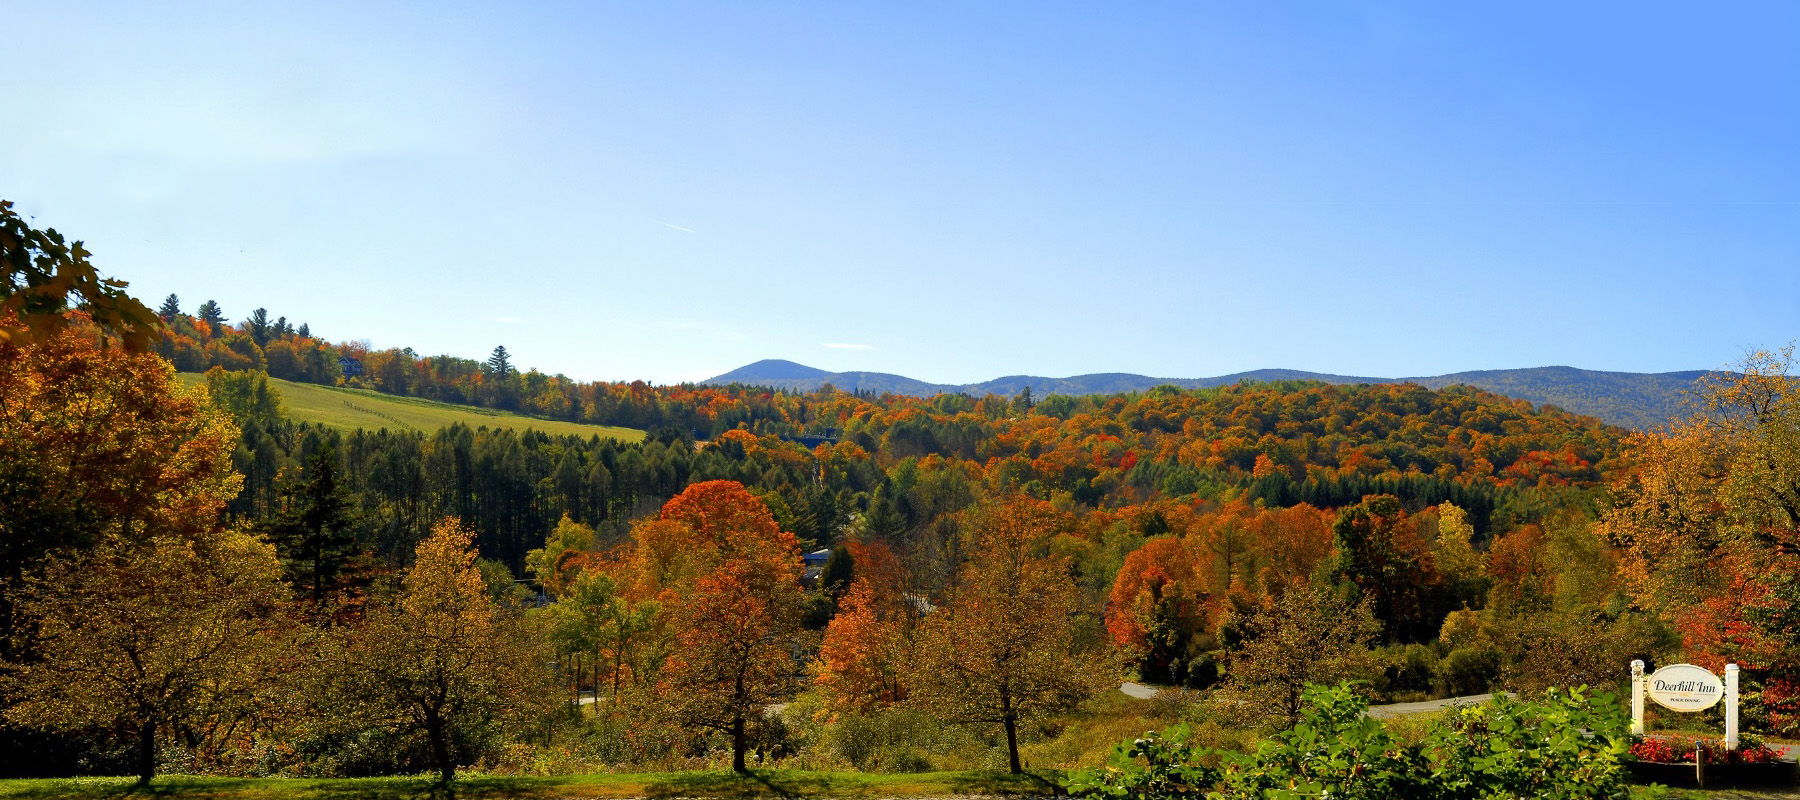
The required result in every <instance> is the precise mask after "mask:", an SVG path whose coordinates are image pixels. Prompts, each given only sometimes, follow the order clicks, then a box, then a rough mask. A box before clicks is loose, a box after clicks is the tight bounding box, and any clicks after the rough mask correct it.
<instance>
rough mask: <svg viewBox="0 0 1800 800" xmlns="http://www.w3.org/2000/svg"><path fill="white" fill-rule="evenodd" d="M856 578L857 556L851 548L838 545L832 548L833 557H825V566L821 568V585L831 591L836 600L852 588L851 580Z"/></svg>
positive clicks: (832, 597) (833, 598)
mask: <svg viewBox="0 0 1800 800" xmlns="http://www.w3.org/2000/svg"><path fill="white" fill-rule="evenodd" d="M855 578H856V557H855V556H853V555H852V554H851V553H850V548H848V547H845V546H843V545H841V544H840V545H838V546H837V547H834V548H832V549H831V557H830V558H827V559H825V566H824V567H821V568H820V569H819V585H820V586H822V587H824V588H825V591H827V592H830V593H831V599H832V600H833V601H836V600H837V599H838V598H840V597H842V596H843V595H844V591H845V590H847V589H849V588H850V581H852V580H854V579H855Z"/></svg>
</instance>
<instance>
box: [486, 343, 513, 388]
mask: <svg viewBox="0 0 1800 800" xmlns="http://www.w3.org/2000/svg"><path fill="white" fill-rule="evenodd" d="M487 369H488V372H491V373H493V375H494V378H496V379H497V380H506V377H507V376H508V375H511V374H512V373H513V366H512V357H511V356H509V355H507V353H506V346H505V345H501V346H499V347H496V348H494V354H493V355H491V356H488V360H487Z"/></svg>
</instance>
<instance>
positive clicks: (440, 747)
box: [425, 713, 456, 786]
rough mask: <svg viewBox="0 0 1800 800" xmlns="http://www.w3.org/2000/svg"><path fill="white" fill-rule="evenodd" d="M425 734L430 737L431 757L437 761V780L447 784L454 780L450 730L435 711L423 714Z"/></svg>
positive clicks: (454, 772)
mask: <svg viewBox="0 0 1800 800" xmlns="http://www.w3.org/2000/svg"><path fill="white" fill-rule="evenodd" d="M425 735H426V736H427V737H429V738H430V739H431V757H432V759H434V760H436V761H437V765H438V782H439V783H442V784H444V785H445V786H448V785H450V782H451V781H453V780H456V762H455V761H452V760H451V759H450V732H449V731H448V730H446V729H445V726H444V721H443V719H441V718H439V717H438V715H437V714H436V713H427V714H426V715H425Z"/></svg>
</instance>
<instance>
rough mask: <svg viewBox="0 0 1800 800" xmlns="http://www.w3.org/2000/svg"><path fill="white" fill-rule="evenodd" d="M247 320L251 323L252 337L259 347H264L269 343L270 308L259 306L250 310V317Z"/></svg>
mask: <svg viewBox="0 0 1800 800" xmlns="http://www.w3.org/2000/svg"><path fill="white" fill-rule="evenodd" d="M245 322H247V323H249V325H250V338H251V339H252V340H254V341H255V342H256V346H257V347H262V346H263V345H265V344H268V343H269V310H268V309H266V308H259V309H257V310H255V311H252V312H250V319H248V320H245Z"/></svg>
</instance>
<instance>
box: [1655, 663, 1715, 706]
mask: <svg viewBox="0 0 1800 800" xmlns="http://www.w3.org/2000/svg"><path fill="white" fill-rule="evenodd" d="M1644 684H1645V687H1644V688H1646V689H1649V690H1650V699H1651V700H1655V701H1656V704H1657V705H1659V706H1662V707H1663V708H1666V709H1669V710H1670V711H1705V710H1706V709H1709V708H1712V707H1713V706H1714V705H1716V704H1717V703H1718V702H1719V701H1720V700H1722V699H1724V698H1725V683H1724V681H1721V680H1719V676H1717V675H1714V674H1712V671H1711V670H1708V669H1707V668H1705V667H1696V666H1694V665H1693V664H1670V665H1668V666H1666V667H1663V668H1662V669H1659V670H1657V671H1655V672H1653V673H1650V677H1647V678H1645V679H1644Z"/></svg>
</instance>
